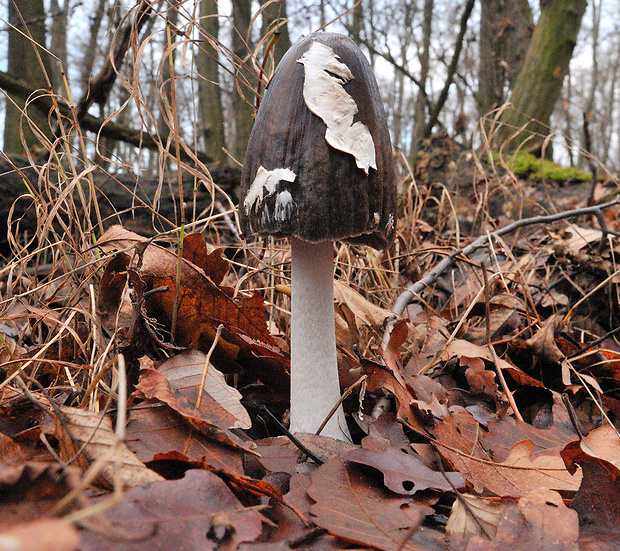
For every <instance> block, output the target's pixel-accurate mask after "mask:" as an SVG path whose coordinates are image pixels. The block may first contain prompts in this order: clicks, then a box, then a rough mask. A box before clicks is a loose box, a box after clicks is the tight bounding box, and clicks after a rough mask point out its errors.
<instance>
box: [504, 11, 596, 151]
mask: <svg viewBox="0 0 620 551" xmlns="http://www.w3.org/2000/svg"><path fill="white" fill-rule="evenodd" d="M586 4H587V0H547V1H546V2H545V3H544V4H543V6H542V10H541V13H540V18H539V19H538V22H537V23H536V27H535V28H534V33H533V35H532V39H531V41H530V45H529V48H528V50H527V55H526V58H525V62H524V64H523V68H522V69H521V72H520V73H519V76H518V77H517V80H516V82H515V84H514V87H513V89H512V94H511V96H510V102H511V104H512V107H511V108H508V109H506V110H505V111H504V112H503V113H502V116H501V118H500V122H501V123H503V126H502V127H501V128H500V129H499V131H498V132H497V134H496V136H495V140H494V143H495V146H496V147H500V146H502V145H503V146H507V147H508V149H509V150H514V149H517V148H519V147H521V146H523V145H524V144H525V142H527V144H525V147H526V149H527V150H528V151H531V152H534V153H541V152H542V148H543V146H544V141H545V138H546V137H547V135H548V134H549V121H550V119H551V114H552V113H553V109H554V107H555V104H556V102H557V100H558V98H559V97H560V93H561V91H562V82H563V81H564V77H565V76H566V73H567V71H568V65H569V63H570V60H571V57H572V54H573V50H574V48H575V44H576V42H577V34H578V33H579V28H580V26H581V20H582V19H583V15H584V13H585V10H586ZM521 128H523V130H521Z"/></svg>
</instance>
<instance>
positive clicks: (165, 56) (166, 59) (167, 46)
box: [157, 2, 179, 136]
mask: <svg viewBox="0 0 620 551" xmlns="http://www.w3.org/2000/svg"><path fill="white" fill-rule="evenodd" d="M166 14H167V21H166V27H167V28H166V34H165V35H164V36H165V38H164V40H165V43H164V47H163V53H162V60H161V87H160V93H159V94H158V96H159V103H160V106H159V118H158V119H157V131H158V133H159V135H160V136H165V135H166V134H167V133H168V131H169V130H170V129H171V128H172V125H173V124H174V123H173V122H171V121H170V117H171V116H172V105H171V102H172V82H171V79H172V78H174V74H173V69H174V62H175V59H176V49H174V48H173V45H174V43H175V41H176V32H175V29H176V28H177V23H178V20H179V12H178V10H177V7H176V5H175V2H168V5H167V11H166Z"/></svg>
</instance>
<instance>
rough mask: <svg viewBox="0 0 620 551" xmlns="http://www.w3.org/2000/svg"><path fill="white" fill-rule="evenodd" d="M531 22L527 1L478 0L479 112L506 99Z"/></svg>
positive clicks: (527, 38)
mask: <svg viewBox="0 0 620 551" xmlns="http://www.w3.org/2000/svg"><path fill="white" fill-rule="evenodd" d="M533 27H534V23H533V21H532V10H531V9H530V5H529V3H528V1H527V0H481V13H480V54H479V64H478V67H479V68H478V98H477V99H478V113H479V115H480V116H481V117H482V116H484V115H486V114H487V113H489V111H491V110H492V109H494V108H496V107H499V106H500V105H502V104H503V103H505V102H506V99H507V98H506V88H507V85H509V86H512V85H513V84H514V81H515V79H516V78H517V75H518V74H519V72H520V71H521V68H522V67H523V62H524V61H525V54H526V52H527V46H528V44H529V42H530V37H531V36H532V29H533Z"/></svg>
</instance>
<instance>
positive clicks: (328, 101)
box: [297, 42, 377, 174]
mask: <svg viewBox="0 0 620 551" xmlns="http://www.w3.org/2000/svg"><path fill="white" fill-rule="evenodd" d="M338 59H339V58H338V56H337V55H336V54H335V53H334V50H333V49H332V48H330V47H329V46H326V45H325V44H321V43H320V42H313V43H312V46H310V48H309V49H308V51H306V53H304V55H302V56H301V57H300V58H299V59H298V60H297V62H298V63H301V64H302V65H303V66H304V70H305V79H304V100H305V101H306V105H307V106H308V109H310V111H311V112H312V113H314V114H315V115H316V116H317V117H320V118H321V119H323V122H324V123H325V125H326V126H327V132H326V133H325V139H326V140H327V143H328V144H329V145H331V146H332V147H333V148H334V149H338V150H340V151H344V152H345V153H350V154H351V155H353V156H354V157H355V162H356V164H357V166H358V167H359V168H361V169H362V170H363V171H364V172H365V173H366V174H368V169H369V168H371V167H372V168H374V169H375V170H377V161H376V158H375V144H374V142H373V140H372V136H371V135H370V131H369V130H368V128H367V127H366V125H365V124H363V123H361V122H359V121H358V122H356V123H353V117H354V116H355V114H356V113H357V111H358V109H357V104H356V103H355V100H354V99H353V98H352V97H351V96H350V95H349V94H347V92H346V90H345V89H344V88H343V85H344V84H345V83H347V82H349V81H350V80H353V78H354V77H353V74H352V73H351V71H350V70H349V68H348V67H347V66H346V65H345V64H344V63H341V62H340V61H338Z"/></svg>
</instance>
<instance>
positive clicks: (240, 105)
mask: <svg viewBox="0 0 620 551" xmlns="http://www.w3.org/2000/svg"><path fill="white" fill-rule="evenodd" d="M251 18H252V4H251V1H250V0H232V20H233V26H234V29H233V32H232V49H233V54H234V56H235V63H236V64H237V67H236V72H235V91H234V93H233V102H232V103H233V111H234V118H235V147H234V154H235V157H236V158H237V160H238V161H239V162H240V163H242V162H243V157H244V156H245V150H246V147H247V145H248V139H249V137H250V131H251V130H252V123H253V122H254V90H255V88H256V85H257V80H256V75H255V73H254V71H253V70H252V68H251V67H252V66H251V56H252V44H251V42H250V21H251Z"/></svg>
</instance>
